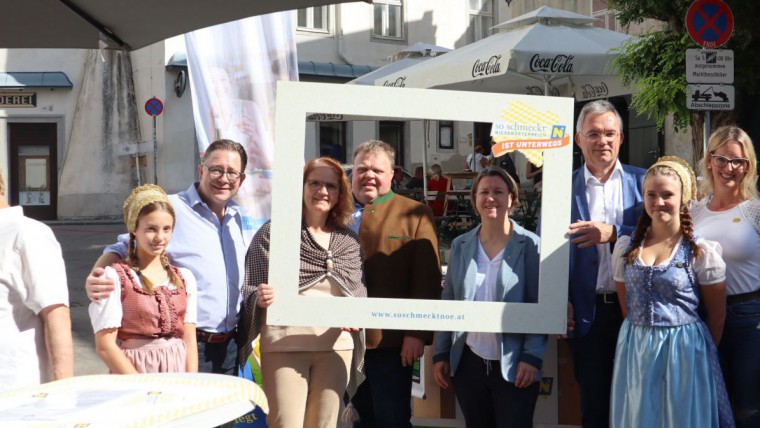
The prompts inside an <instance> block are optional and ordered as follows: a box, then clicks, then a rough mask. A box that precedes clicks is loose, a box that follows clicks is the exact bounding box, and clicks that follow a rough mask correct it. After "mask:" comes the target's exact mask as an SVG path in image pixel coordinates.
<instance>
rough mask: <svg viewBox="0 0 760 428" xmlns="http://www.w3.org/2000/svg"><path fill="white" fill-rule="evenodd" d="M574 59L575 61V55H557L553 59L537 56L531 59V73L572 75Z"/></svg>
mask: <svg viewBox="0 0 760 428" xmlns="http://www.w3.org/2000/svg"><path fill="white" fill-rule="evenodd" d="M573 59H575V55H557V56H555V57H554V58H552V57H542V56H541V55H539V54H535V55H533V57H532V58H531V59H530V71H532V72H542V73H567V74H571V73H572V72H573Z"/></svg>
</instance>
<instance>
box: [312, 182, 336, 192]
mask: <svg viewBox="0 0 760 428" xmlns="http://www.w3.org/2000/svg"><path fill="white" fill-rule="evenodd" d="M306 185H307V186H309V189H311V191H312V192H316V191H317V190H320V189H322V188H323V187H324V188H326V189H327V191H328V192H330V193H335V192H337V191H338V190H340V189H339V188H338V185H337V184H335V183H328V182H325V181H320V180H306Z"/></svg>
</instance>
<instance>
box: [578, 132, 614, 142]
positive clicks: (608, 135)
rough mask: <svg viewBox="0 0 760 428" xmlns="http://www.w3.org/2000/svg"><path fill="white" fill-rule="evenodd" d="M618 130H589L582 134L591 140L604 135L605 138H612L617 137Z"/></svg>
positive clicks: (596, 139)
mask: <svg viewBox="0 0 760 428" xmlns="http://www.w3.org/2000/svg"><path fill="white" fill-rule="evenodd" d="M618 134H619V132H617V131H602V132H600V131H589V132H587V133H585V134H584V135H583V136H584V137H586V139H588V140H591V141H599V140H600V139H601V138H602V137H604V138H605V139H607V140H612V139H614V138H615V137H617V136H618Z"/></svg>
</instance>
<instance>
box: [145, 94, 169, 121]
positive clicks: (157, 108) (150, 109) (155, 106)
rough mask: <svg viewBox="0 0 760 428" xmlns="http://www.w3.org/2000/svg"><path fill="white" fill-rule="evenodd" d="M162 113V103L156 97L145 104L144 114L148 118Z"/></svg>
mask: <svg viewBox="0 0 760 428" xmlns="http://www.w3.org/2000/svg"><path fill="white" fill-rule="evenodd" d="M162 111H164V103H162V102H161V100H159V99H158V98H156V97H153V98H151V99H149V100H148V101H146V102H145V112H146V113H148V114H149V115H150V116H158V115H159V114H161V112H162Z"/></svg>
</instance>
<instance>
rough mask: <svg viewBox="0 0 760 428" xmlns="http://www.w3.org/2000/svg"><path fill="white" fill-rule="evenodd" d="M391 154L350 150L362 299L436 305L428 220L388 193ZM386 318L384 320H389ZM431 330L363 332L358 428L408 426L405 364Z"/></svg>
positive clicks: (373, 147)
mask: <svg viewBox="0 0 760 428" xmlns="http://www.w3.org/2000/svg"><path fill="white" fill-rule="evenodd" d="M395 157H396V153H395V151H394V150H393V148H392V147H391V146H389V145H388V144H386V143H384V142H382V141H377V140H370V141H367V142H365V143H362V144H361V145H360V146H359V147H357V148H356V150H355V151H354V167H353V174H352V179H351V184H352V191H353V194H354V200H355V202H356V210H355V211H354V219H355V223H354V225H353V229H354V230H355V231H357V232H358V233H359V239H360V241H361V245H362V249H363V250H364V276H365V278H366V283H367V293H368V296H369V297H385V298H408V299H438V298H440V295H441V269H440V262H439V259H438V240H437V238H436V233H435V222H434V221H433V213H432V211H431V210H430V208H428V207H427V206H426V205H423V204H421V203H419V202H416V201H414V200H412V199H409V198H406V197H403V196H399V195H396V194H394V193H393V192H392V191H391V181H392V178H393V165H394V163H395ZM392 315H393V314H389V316H392ZM432 340H433V332H431V331H414V330H375V329H368V330H367V348H368V349H367V353H366V356H365V359H364V363H365V364H364V368H365V372H366V375H367V380H366V381H365V382H364V383H362V385H361V386H360V387H359V391H358V392H357V394H356V396H355V397H354V399H353V403H354V406H355V407H356V409H357V411H358V412H359V417H360V418H361V420H360V422H359V424H358V426H359V427H394V428H395V427H411V426H412V425H411V422H410V419H411V386H412V385H411V383H412V373H411V371H412V365H413V364H414V361H415V360H418V359H419V358H420V357H422V354H423V352H424V347H425V345H430V344H431V343H432Z"/></svg>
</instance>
